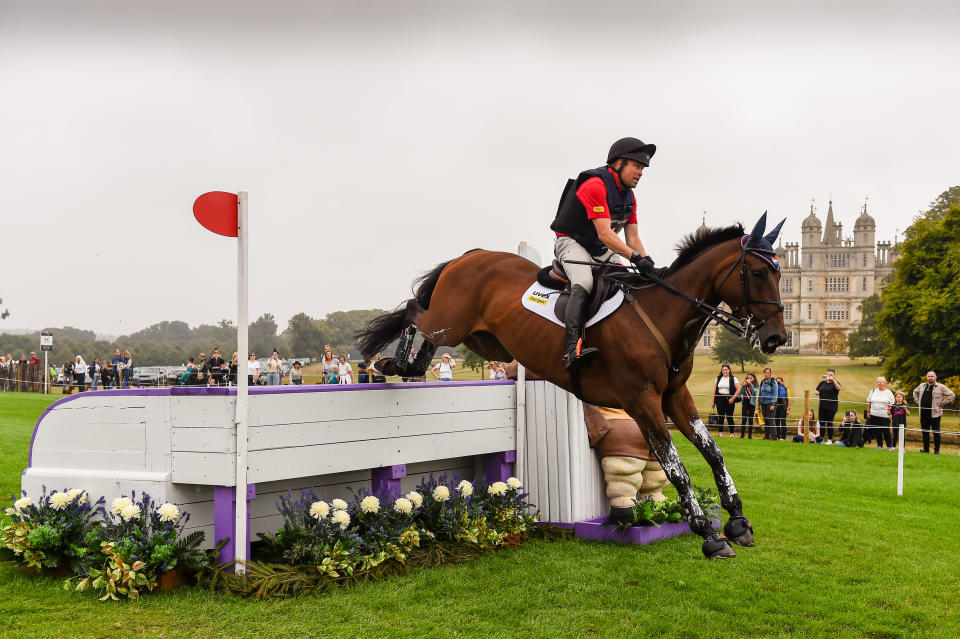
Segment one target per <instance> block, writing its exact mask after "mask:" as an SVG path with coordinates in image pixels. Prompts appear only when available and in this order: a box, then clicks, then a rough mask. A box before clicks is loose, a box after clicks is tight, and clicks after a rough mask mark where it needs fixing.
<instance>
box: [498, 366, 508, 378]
mask: <svg viewBox="0 0 960 639" xmlns="http://www.w3.org/2000/svg"><path fill="white" fill-rule="evenodd" d="M506 378H507V365H506V364H504V363H503V362H497V380H501V379H506Z"/></svg>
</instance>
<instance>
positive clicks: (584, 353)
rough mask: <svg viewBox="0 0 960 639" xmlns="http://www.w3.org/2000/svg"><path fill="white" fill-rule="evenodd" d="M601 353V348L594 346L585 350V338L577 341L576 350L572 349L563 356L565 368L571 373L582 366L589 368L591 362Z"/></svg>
mask: <svg viewBox="0 0 960 639" xmlns="http://www.w3.org/2000/svg"><path fill="white" fill-rule="evenodd" d="M599 353H600V349H599V348H595V347H593V346H588V347H586V348H584V347H583V338H582V337H581V338H580V339H578V340H577V345H576V347H575V348H573V349H570V350H568V351H567V352H566V353H564V354H563V368H564V369H565V370H568V371H570V370H573V369H574V368H579V367H581V366H583V367H587V366H589V365H590V360H592V359H593V358H594V357H595V356H596V355H597V354H599Z"/></svg>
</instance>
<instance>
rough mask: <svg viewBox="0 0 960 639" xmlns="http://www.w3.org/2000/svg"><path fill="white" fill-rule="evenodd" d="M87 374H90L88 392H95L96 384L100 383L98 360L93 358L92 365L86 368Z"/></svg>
mask: <svg viewBox="0 0 960 639" xmlns="http://www.w3.org/2000/svg"><path fill="white" fill-rule="evenodd" d="M87 372H88V373H90V390H92V391H95V390H97V382H99V381H100V358H99V357H94V358H93V363H92V364H90V365H89V366H87Z"/></svg>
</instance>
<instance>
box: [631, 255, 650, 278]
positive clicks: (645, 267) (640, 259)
mask: <svg viewBox="0 0 960 639" xmlns="http://www.w3.org/2000/svg"><path fill="white" fill-rule="evenodd" d="M630 262H632V263H633V265H634V266H636V267H637V271H639V272H640V273H649V272H650V271H652V270H653V258H652V257H650V256H649V255H643V256H641V255H640V251H634V252H633V255H631V256H630Z"/></svg>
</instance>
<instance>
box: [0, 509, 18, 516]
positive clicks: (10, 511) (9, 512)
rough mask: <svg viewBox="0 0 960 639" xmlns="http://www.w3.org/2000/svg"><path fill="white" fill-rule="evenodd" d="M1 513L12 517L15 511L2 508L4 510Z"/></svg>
mask: <svg viewBox="0 0 960 639" xmlns="http://www.w3.org/2000/svg"><path fill="white" fill-rule="evenodd" d="M3 512H5V513H7V514H8V515H13V514H15V513H16V512H17V511H16V509H15V508H4V509H3Z"/></svg>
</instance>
